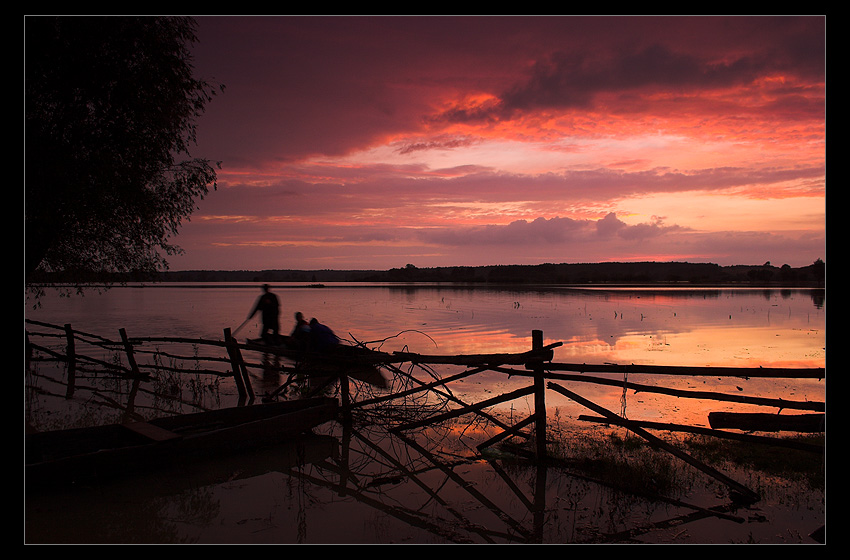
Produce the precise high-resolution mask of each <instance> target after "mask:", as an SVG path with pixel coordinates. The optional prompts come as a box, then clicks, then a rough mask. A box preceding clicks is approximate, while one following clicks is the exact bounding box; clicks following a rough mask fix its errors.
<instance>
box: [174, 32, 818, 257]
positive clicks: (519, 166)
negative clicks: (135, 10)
mask: <svg viewBox="0 0 850 560" xmlns="http://www.w3.org/2000/svg"><path fill="white" fill-rule="evenodd" d="M197 20H198V22H199V29H198V37H199V43H198V44H197V45H196V47H195V49H194V55H195V70H196V75H197V77H200V78H204V79H207V80H209V81H212V82H215V83H222V84H224V85H225V87H226V89H225V91H224V92H223V93H221V94H220V95H218V96H217V97H216V98H215V99H214V100H213V101H212V102H211V103H210V104H209V105H208V107H207V111H206V113H205V115H204V116H203V117H202V118H201V119H200V120H199V121H198V145H197V146H196V147H195V148H194V150H193V152H192V155H193V156H196V157H203V158H208V159H211V160H215V161H221V162H222V163H221V169H220V171H219V181H218V189H217V190H216V191H211V193H210V195H209V196H208V197H207V198H205V199H204V200H203V201H201V202H200V203H199V209H198V210H197V211H196V212H195V214H193V215H192V217H191V220H190V221H189V222H186V223H185V224H184V226H183V228H182V229H181V231H180V235H179V236H178V237H177V238H176V239H175V241H176V242H177V244H178V245H180V246H181V247H183V249H184V250H185V254H184V255H182V256H178V257H172V258H171V259H169V262H170V264H171V269H172V270H186V269H218V270H241V269H250V270H255V269H256V270H259V269H286V268H291V269H388V268H398V267H403V266H405V265H406V264H408V263H409V264H414V265H416V266H418V267H432V266H476V265H489V264H538V263H546V262H551V263H572V262H600V261H623V262H625V261H688V262H713V263H718V264H721V265H730V264H762V263H764V262H765V261H770V262H771V263H772V264H774V265H776V266H780V265H782V264H789V265H791V266H805V265H808V264H811V263H812V262H814V260H816V259H818V258H822V259H824V260H825V259H826V255H825V241H826V215H825V205H826V171H825V166H826V154H825V151H826V117H825V58H826V52H825V51H826V48H825V18H823V17H751V18H745V17H717V18H714V17H683V18H680V17H622V18H620V17H579V16H561V17H555V16H548V17H238V18H237V17H229V16H227V17H225V16H222V17H200V18H197Z"/></svg>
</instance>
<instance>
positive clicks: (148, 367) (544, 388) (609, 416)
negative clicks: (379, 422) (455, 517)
mask: <svg viewBox="0 0 850 560" xmlns="http://www.w3.org/2000/svg"><path fill="white" fill-rule="evenodd" d="M26 323H27V325H29V327H33V328H39V329H47V330H46V331H41V330H30V328H29V327H28V329H27V336H26V339H27V342H26V345H27V350H26V351H27V359H28V360H29V359H32V357H33V353H34V352H35V351H38V352H40V353H41V354H43V355H45V356H47V357H48V359H55V360H61V361H64V362H65V363H66V366H67V373H68V375H67V391H66V396H67V397H71V396H72V395H73V393H74V387H75V373H76V371H77V369H78V367H80V364H84V365H85V366H86V367H89V366H94V367H97V368H99V369H102V370H106V371H108V372H111V373H112V374H116V375H121V376H126V377H131V378H134V379H147V378H150V376H151V374H152V373H154V372H157V371H160V372H161V371H171V372H180V371H184V372H192V373H195V374H199V373H200V374H204V375H214V376H223V377H232V378H233V380H234V382H235V384H236V387H237V390H238V393H239V399H240V404H246V403H250V402H252V401H253V400H254V399H255V394H254V390H253V387H252V384H251V376H250V375H249V370H251V369H255V368H263V369H264V370H265V369H267V368H268V367H269V365H268V363H262V362H256V361H252V360H250V359H246V358H245V355H249V356H253V355H254V354H255V353H257V352H260V353H268V352H274V349H273V348H266V349H258V348H257V347H256V346H252V345H246V344H242V343H239V342H238V341H237V340H236V339H235V338H233V336H231V333H230V330H229V329H225V330H224V331H223V340H221V341H216V340H203V339H187V338H177V337H163V338H134V337H130V336H129V335H128V333H127V332H126V331H125V330H124V329H120V330H119V333H118V334H119V337H120V339H119V340H109V339H106V338H103V337H101V336H97V335H93V334H88V333H83V332H79V331H75V330H74V329H72V327H71V325H64V326H61V327H60V326H57V325H51V324H48V323H41V322H36V321H31V320H27V321H26ZM51 338H52V339H53V340H54V341H55V340H57V339H59V340H63V341H64V346H65V352H64V353H62V352H60V351H57V350H56V349H51V347H50V345H49V343H45V342H42V343H36V342H34V340H35V339H38V340H39V341H45V340H46V341H49V340H50V339H51ZM543 340H544V339H543V332H542V331H539V330H535V331H533V332H532V333H531V349H530V350H529V351H527V352H522V353H513V354H485V355H457V356H429V355H422V354H414V353H410V352H393V353H383V352H365V353H364V356H362V357H359V358H358V359H361V360H366V361H367V362H368V363H370V364H371V365H373V366H375V367H380V368H382V369H383V370H384V371H386V372H388V373H389V374H390V375H391V376H393V377H394V378H397V379H403V380H404V385H403V387H404V388H403V389H400V390H393V389H391V390H385V391H371V392H369V393H366V397H365V398H359V399H357V398H353V397H352V392H351V390H350V381H351V379H350V377H349V375H348V374H347V373H346V368H345V367H344V366H342V367H339V368H338V369H337V370H336V374H335V375H333V376H327V375H326V376H325V383H326V385H327V384H328V383H332V382H337V381H338V382H339V390H340V399H341V401H342V402H341V410H342V412H343V417H342V420H343V421H347V420H350V418H351V414H352V413H353V412H354V411H357V410H368V409H369V407H372V406H376V405H380V404H381V403H386V402H391V401H397V400H399V399H403V398H407V397H410V396H411V395H414V394H417V393H422V392H432V393H435V394H439V395H440V396H441V398H444V399H445V400H446V402H451V403H453V404H454V405H458V406H457V407H456V408H453V409H449V410H443V411H441V412H438V413H434V414H427V415H425V416H424V417H421V418H418V419H416V420H413V421H408V422H402V423H400V424H398V425H396V426H394V427H392V428H391V431H392V432H394V433H396V434H398V435H400V436H402V437H403V436H404V434H405V433H406V432H410V431H412V430H415V429H419V428H423V427H426V426H429V425H433V424H436V423H438V422H443V421H446V420H450V419H454V418H458V417H461V416H464V415H467V414H474V415H477V416H480V417H483V418H484V419H486V420H487V421H489V422H491V423H493V424H494V425H495V426H496V427H497V428H499V429H500V430H501V432H500V433H498V434H497V435H495V436H493V437H491V438H490V439H488V440H486V441H484V442H481V443H480V444H479V445H478V448H479V450H481V449H484V448H486V447H489V446H492V445H494V444H495V443H497V442H500V441H502V440H504V439H506V438H510V437H514V436H518V437H522V438H525V439H526V440H528V441H531V442H533V443H534V446H535V452H534V456H535V458H536V459H537V460H546V459H547V458H548V455H547V450H546V432H547V426H546V422H547V415H546V396H547V392H548V391H552V392H554V393H557V394H559V395H562V396H565V397H567V398H569V399H571V400H572V401H574V402H576V403H578V404H579V405H581V406H583V407H585V408H587V409H588V410H590V411H592V412H594V413H596V414H597V415H598V416H580V419H581V420H585V421H588V422H601V423H605V424H613V425H618V426H623V427H625V428H627V429H629V430H630V431H631V432H633V433H635V434H637V435H639V436H640V437H642V438H644V439H645V440H647V441H648V442H649V443H650V444H651V445H653V446H655V447H658V448H661V449H664V450H666V451H668V452H670V453H672V454H673V455H675V456H677V457H679V458H680V459H682V460H684V461H685V462H687V463H689V464H691V465H693V466H694V467H696V468H698V469H699V470H702V471H703V472H705V473H706V474H708V475H710V476H712V477H714V478H716V479H717V480H719V481H721V482H722V483H724V484H726V485H728V486H729V487H730V489H733V490H734V491H736V492H738V493H739V494H740V495H742V496H743V497H745V498H751V499H753V500H755V499H757V496H756V495H755V493H754V492H753V491H751V490H750V489H748V488H746V487H744V486H743V485H741V484H739V483H738V482H736V481H734V480H732V479H729V478H728V477H727V476H726V475H724V474H723V473H721V472H719V471H717V470H715V469H714V468H712V467H710V466H708V465H706V464H704V463H702V462H700V461H697V460H695V459H693V458H692V457H690V456H689V455H687V454H686V453H684V452H682V451H681V450H679V449H678V448H676V447H674V446H672V445H670V444H669V443H667V442H666V441H664V440H662V439H660V438H658V437H657V436H655V435H653V434H651V433H650V432H649V431H648V430H650V429H658V430H666V431H678V432H691V433H698V434H705V435H710V436H714V437H721V438H730V439H736V440H743V441H750V442H755V443H760V444H771V445H781V446H788V447H795V448H797V449H801V450H804V451H812V452H816V453H822V452H823V446H817V445H810V444H803V443H797V442H794V441H793V440H789V439H787V438H773V437H769V436H761V435H752V434H748V433H740V432H730V431H728V430H721V429H715V428H714V427H712V428H703V427H695V426H685V425H678V424H670V423H650V422H640V421H633V420H629V419H627V418H625V417H624V416H622V415H620V414H616V413H614V412H612V411H610V410H607V409H605V408H604V407H602V406H599V405H598V404H597V403H594V402H592V401H590V400H588V399H586V398H584V397H582V396H581V395H579V394H578V393H576V392H575V391H573V390H571V389H569V388H567V387H566V386H565V383H576V384H577V383H592V384H598V385H608V386H616V387H619V388H623V389H624V390H635V391H640V392H643V393H655V394H661V395H670V396H675V397H678V398H690V399H703V400H706V399H707V400H714V401H723V402H734V403H741V404H748V405H757V406H763V407H769V408H776V409H778V410H797V411H806V413H805V414H801V415H795V416H790V415H787V414H783V415H779V414H768V415H765V416H764V417H763V418H761V419H762V420H764V419H765V418H766V419H767V420H769V421H775V420H777V419H781V420H783V421H785V422H786V425H783V426H782V427H781V429H783V430H788V429H789V426H788V425H787V422H788V421H793V420H795V419H799V420H800V421H801V423H800V424H796V425H795V426H799V428H798V429H797V431H824V425H825V403H824V402H813V401H797V400H791V399H784V398H781V399H775V398H765V397H759V396H747V395H743V394H728V393H719V392H713V391H691V390H685V389H673V388H667V387H660V386H650V385H646V384H637V383H633V382H629V381H627V380H626V379H625V378H624V379H623V380H618V379H609V378H604V377H599V376H596V375H588V374H601V373H608V374H611V373H613V374H623V375H624V376H625V377H627V376H628V374H632V373H650V374H656V375H667V376H711V377H736V378H754V377H770V378H808V379H819V380H822V379H824V378H825V370H824V368H805V369H787V368H729V367H724V368H716V367H670V366H642V365H633V364H630V365H615V364H605V365H592V364H569V363H553V362H552V359H553V356H554V352H553V349H554V348H557V347H558V346H560V345H561V343H554V344H549V345H544V344H543ZM81 343H84V344H86V345H89V346H93V347H97V348H100V349H101V350H103V351H107V352H113V353H117V354H121V355H123V357H124V360H126V364H125V363H124V360H121V363H120V364H119V363H118V361H117V360H114V359H113V360H112V361H110V360H106V359H103V358H102V357H101V358H98V357H91V356H87V355H85V354H84V353H83V352H81V351H80V350H79V344H81ZM152 344H153V345H176V346H181V345H182V346H186V345H189V346H191V347H193V348H199V347H204V348H207V349H212V350H214V351H217V352H218V353H217V354H216V353H213V354H212V355H200V354H198V353H197V352H195V353H193V354H192V355H188V354H182V355H181V354H175V353H171V352H168V351H165V350H162V347H159V346H158V347H157V349H156V350H155V351H151V350H149V349H148V348H149V345H152ZM54 346H55V345H54ZM142 354H147V355H149V356H150V355H156V356H159V357H162V356H167V357H168V358H170V359H172V360H175V361H183V360H186V361H193V362H197V363H198V364H204V365H203V366H200V365H199V366H198V367H195V368H194V369H182V368H178V367H174V366H171V367H170V366H167V365H165V364H163V363H162V360H161V359H158V360H148V361H146V363H145V364H144V365H140V364H139V361H138V357H139V356H140V355H142ZM305 358H307V357H305ZM405 363H407V364H410V365H411V366H421V367H423V368H427V367H428V366H431V365H436V364H446V365H455V366H461V367H465V368H466V369H465V371H462V372H460V373H457V374H454V375H450V376H445V377H442V378H437V377H436V376H432V379H431V380H430V381H427V382H426V381H422V380H421V379H419V378H418V377H416V376H415V375H413V374H412V370H407V371H405V370H404V369H403V368H402V364H405ZM274 367H275V368H276V371H278V372H279V373H281V374H284V375H286V376H287V381H286V382H285V383H283V384H282V385H280V386H279V387H278V389H277V390H275V391H273V392H271V393H270V394H268V395H265V396H264V399H266V400H270V399H275V398H277V397H278V396H279V395H280V394H281V392H282V391H283V389H284V388H285V387H286V386H287V385H288V384H289V383H290V382H291V381H292V379H293V377H294V376H296V375H297V374H298V373H299V372H300V371H302V370H301V369H300V368H299V363H298V359H297V358H296V359H295V360H294V361H292V362H291V363H289V362H287V363H281V364H278V365H275V366H274ZM425 371H428V370H427V369H426V370H425ZM483 371H495V372H501V373H505V374H507V375H510V376H512V377H513V376H520V377H528V378H529V385H528V386H527V387H524V388H521V389H517V390H514V391H510V392H508V393H506V394H504V395H500V396H497V397H493V398H490V399H486V400H484V401H481V402H478V403H472V404H470V403H465V402H463V401H462V400H461V399H459V398H457V397H456V396H455V395H454V394H453V393H452V392H451V391H450V390H448V386H449V384H450V383H452V382H454V381H458V380H461V379H464V378H468V377H470V376H473V375H476V374H478V373H481V372H483ZM326 385H320V386H317V387H315V388H314V390H315V391H317V392H318V391H320V390H322V389H323V387H325V386H326ZM528 396H532V397H533V403H534V406H533V411H532V413H531V414H530V415H529V416H528V417H527V418H525V419H523V420H520V421H518V422H516V423H515V424H514V425H507V424H506V423H505V422H503V421H502V420H501V419H499V418H497V417H496V416H494V415H492V414H490V413H489V412H488V411H487V409H489V408H491V407H493V406H496V405H499V404H502V403H506V402H509V401H512V400H514V399H519V398H524V397H528ZM733 416H734V415H733ZM726 420H727V421H728V418H726ZM812 420H814V422H812ZM802 422H805V423H806V424H805V425H804V424H803V423H802ZM812 423H814V427H811V425H812ZM795 426H791V428H790V429H792V430H793V429H795ZM804 426H805V427H804ZM727 427H728V425H727ZM744 429H758V430H761V431H773V428H771V427H770V426H768V425H765V424H761V425H758V426H756V427H755V428H753V426H749V427H748V428H744Z"/></svg>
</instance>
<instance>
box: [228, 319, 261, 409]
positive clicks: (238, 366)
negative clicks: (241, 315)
mask: <svg viewBox="0 0 850 560" xmlns="http://www.w3.org/2000/svg"><path fill="white" fill-rule="evenodd" d="M224 347H225V348H227V354H228V355H229V356H230V366H231V367H232V368H233V381H234V382H235V383H236V390H237V391H239V400H240V401H243V400H244V399H245V398H246V397H247V396H248V391H247V389H246V387H245V382H246V380H247V378H248V375H247V373H246V372H245V364H244V363H243V361H242V352H240V351H239V346H238V344H237V342H236V339H235V338H233V336H231V334H230V328H229V327H228V328H226V329H224ZM249 383H250V381H249ZM253 397H254V395H253V391H252V394H251V398H253Z"/></svg>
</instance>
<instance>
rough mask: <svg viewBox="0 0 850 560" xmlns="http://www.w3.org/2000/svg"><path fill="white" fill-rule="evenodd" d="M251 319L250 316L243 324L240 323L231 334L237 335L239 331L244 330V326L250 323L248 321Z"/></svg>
mask: <svg viewBox="0 0 850 560" xmlns="http://www.w3.org/2000/svg"><path fill="white" fill-rule="evenodd" d="M250 320H251V318H250V317H248V318H247V319H245V321H244V322H243V323H242V324H241V325H239V326H238V327H236V330H234V331H233V333H232V334H231V336H236V333H238V332H239V331H241V330H242V327H244V326H245V325H247V324H248V321H250Z"/></svg>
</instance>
